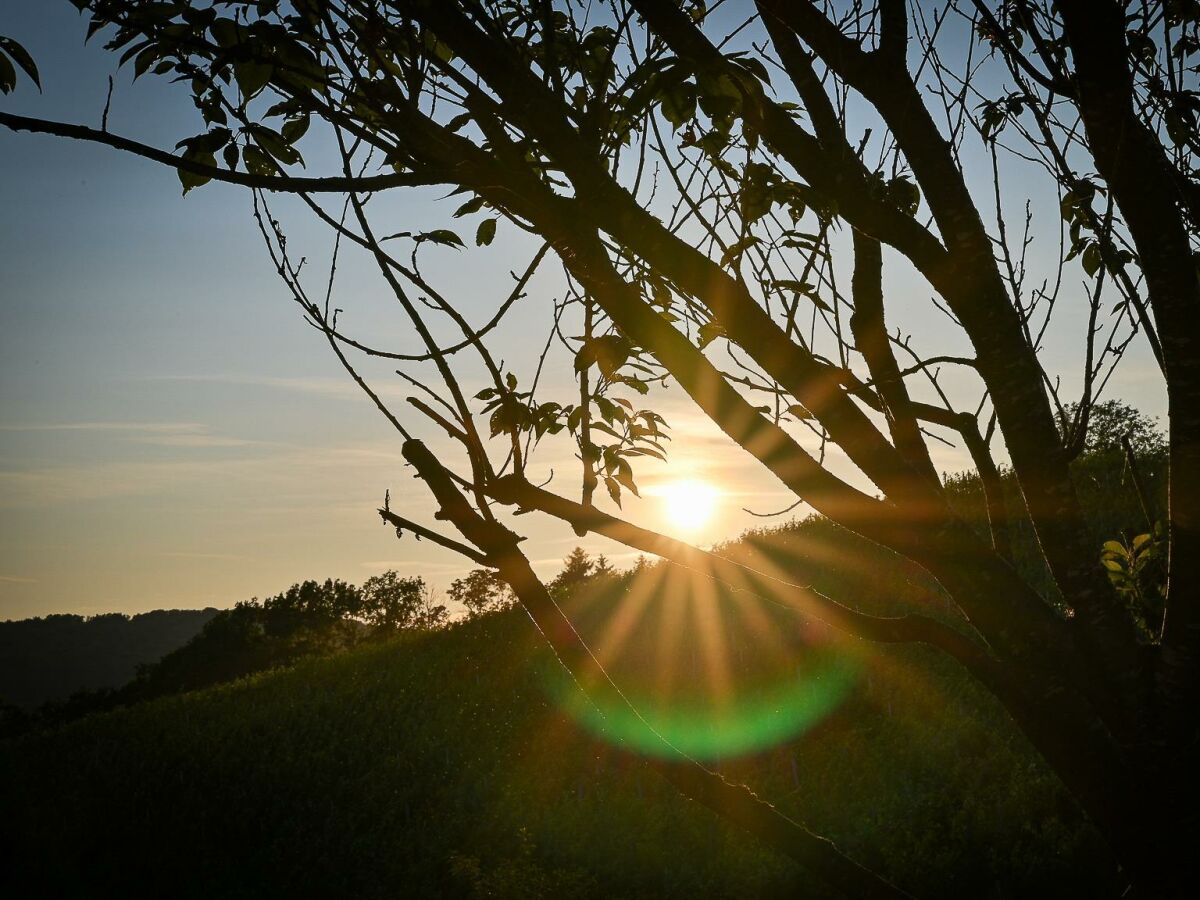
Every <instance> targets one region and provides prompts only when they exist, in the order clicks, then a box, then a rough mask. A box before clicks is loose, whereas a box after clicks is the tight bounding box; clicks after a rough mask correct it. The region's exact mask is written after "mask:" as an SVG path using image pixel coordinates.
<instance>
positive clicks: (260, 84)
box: [233, 60, 275, 100]
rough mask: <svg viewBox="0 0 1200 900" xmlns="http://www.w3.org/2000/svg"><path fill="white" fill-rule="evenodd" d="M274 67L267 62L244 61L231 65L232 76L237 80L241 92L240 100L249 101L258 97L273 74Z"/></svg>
mask: <svg viewBox="0 0 1200 900" xmlns="http://www.w3.org/2000/svg"><path fill="white" fill-rule="evenodd" d="M274 71H275V67H274V66H273V65H271V64H270V63H267V62H257V61H254V60H246V61H244V62H235V63H234V64H233V74H234V77H235V78H237V83H238V87H239V88H240V89H241V91H242V98H243V99H244V100H250V99H251V98H253V97H255V96H257V95H258V92H259V91H261V90H262V89H263V88H264V87H266V86H267V82H269V81H270V80H271V75H272V73H274Z"/></svg>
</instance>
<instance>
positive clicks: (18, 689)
mask: <svg viewBox="0 0 1200 900" xmlns="http://www.w3.org/2000/svg"><path fill="white" fill-rule="evenodd" d="M216 614H217V610H215V609H202V610H201V609H157V610H155V611H154V612H148V613H140V614H139V615H136V616H126V615H123V614H121V613H109V614H107V615H99V616H88V617H85V616H74V615H53V616H45V617H43V618H36V619H22V620H19V621H9V622H0V700H2V701H4V702H6V703H11V704H14V705H15V706H19V707H22V708H25V709H29V708H32V707H35V706H38V705H39V704H41V703H45V702H46V701H49V700H64V699H66V698H67V697H68V696H70V695H71V694H73V693H75V692H76V691H80V690H96V689H99V688H115V687H118V686H120V685H122V684H124V683H125V682H127V681H129V680H130V679H131V678H133V676H134V675H135V674H136V673H137V667H138V666H139V665H144V664H148V663H153V662H156V661H158V660H159V659H161V658H162V657H163V656H165V655H166V654H168V653H170V652H171V651H172V650H175V649H176V648H178V647H181V646H183V645H184V644H186V643H187V642H188V641H189V640H191V638H192V637H194V636H195V635H196V634H198V633H199V631H200V629H201V628H203V627H204V623H205V622H207V621H208V620H209V619H211V618H212V617H213V616H215V615H216Z"/></svg>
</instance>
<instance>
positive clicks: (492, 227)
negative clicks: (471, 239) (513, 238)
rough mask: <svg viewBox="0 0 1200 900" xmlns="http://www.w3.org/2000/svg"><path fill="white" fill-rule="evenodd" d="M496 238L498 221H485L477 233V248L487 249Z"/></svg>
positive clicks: (481, 223)
mask: <svg viewBox="0 0 1200 900" xmlns="http://www.w3.org/2000/svg"><path fill="white" fill-rule="evenodd" d="M495 236H496V220H495V219H484V220H483V221H482V222H480V223H479V228H478V229H476V231H475V246H477V247H486V246H487V245H488V244H490V243H491V242H492V239H493V238H494V237H495Z"/></svg>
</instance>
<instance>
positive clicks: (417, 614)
mask: <svg viewBox="0 0 1200 900" xmlns="http://www.w3.org/2000/svg"><path fill="white" fill-rule="evenodd" d="M358 603H359V605H358V611H357V617H358V618H361V619H362V620H363V621H365V622H366V623H367V624H368V625H370V626H372V627H374V628H376V629H378V630H379V631H380V632H382V633H384V634H389V633H392V632H396V631H402V630H417V631H425V630H428V629H431V628H440V627H441V626H443V625H445V624H446V622H447V621H449V619H450V612H449V610H447V609H446V607H445V606H444V605H443V604H441V603H438V602H437V599H436V597H435V595H434V593H433V591H432V589H430V588H429V587H428V586H427V585H426V584H425V579H423V578H418V577H409V578H402V577H400V576H399V575H398V574H397V573H396V572H395V571H392V570H389V571H387V572H384V573H383V574H382V575H374V576H372V577H370V578H368V579H367V580H366V582H365V583H364V584H363V586H362V590H361V591H359V601H358Z"/></svg>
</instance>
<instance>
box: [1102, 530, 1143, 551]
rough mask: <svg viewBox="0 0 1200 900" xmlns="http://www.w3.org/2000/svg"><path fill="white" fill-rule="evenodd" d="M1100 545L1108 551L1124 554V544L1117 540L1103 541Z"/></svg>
mask: <svg viewBox="0 0 1200 900" xmlns="http://www.w3.org/2000/svg"><path fill="white" fill-rule="evenodd" d="M1143 537H1145V535H1143ZM1101 546H1102V547H1103V548H1104V549H1105V550H1107V551H1108V552H1109V553H1116V554H1118V555H1120V556H1124V555H1125V545H1124V544H1122V543H1120V542H1118V541H1105V542H1104V543H1103V544H1102V545H1101Z"/></svg>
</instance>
